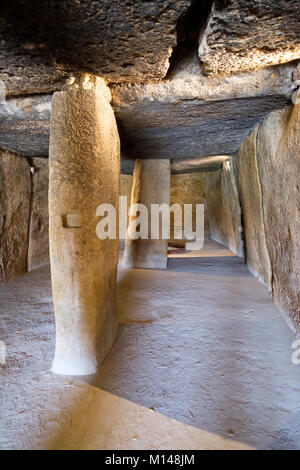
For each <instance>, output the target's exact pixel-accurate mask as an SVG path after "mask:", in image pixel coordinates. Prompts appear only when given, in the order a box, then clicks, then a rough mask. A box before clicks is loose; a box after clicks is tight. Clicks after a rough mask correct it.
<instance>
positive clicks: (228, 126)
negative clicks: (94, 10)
mask: <svg viewBox="0 0 300 470" xmlns="http://www.w3.org/2000/svg"><path fill="white" fill-rule="evenodd" d="M182 67H183V65H182ZM294 69H295V67H294V66H291V65H283V66H279V67H276V68H269V69H267V70H261V71H258V72H255V73H250V74H240V75H237V76H231V77H227V78H226V79H223V78H222V79H217V78H207V77H203V76H202V75H201V70H200V68H199V64H198V63H195V60H194V56H192V58H190V57H188V60H187V66H186V67H183V69H182V68H180V67H179V68H177V69H176V70H175V71H173V73H172V76H171V78H170V80H168V81H164V82H162V83H158V84H148V85H136V86H122V87H119V86H118V87H116V88H115V89H114V93H113V95H114V102H113V107H114V109H115V111H116V112H117V116H118V125H119V131H120V135H121V142H122V157H123V158H132V159H133V160H126V161H125V162H124V163H123V170H122V171H124V172H125V173H131V172H132V170H133V164H134V159H135V158H150V159H152V158H168V159H169V158H170V159H194V158H198V157H201V156H209V155H220V154H224V155H231V154H232V153H233V152H236V151H237V150H238V148H239V146H240V144H241V142H242V140H244V139H245V138H246V137H247V136H248V134H249V133H250V132H251V131H252V130H253V128H254V127H255V126H256V125H257V124H258V123H260V122H261V121H262V120H263V118H264V117H265V116H266V114H267V113H268V112H270V111H272V110H274V109H278V108H281V107H283V106H284V105H285V104H287V103H289V102H290V97H291V95H292V93H293V91H294V90H295V87H296V84H295V83H293V82H292V75H293V71H294ZM0 94H1V87H0ZM50 110H51V95H45V96H43V95H42V96H33V97H28V98H14V99H8V100H7V101H2V102H1V103H0V116H1V120H0V145H1V146H2V147H3V148H6V149H8V150H12V151H15V152H19V153H21V154H22V155H27V156H37V157H40V156H47V155H48V145H49V132H50V122H49V120H50Z"/></svg>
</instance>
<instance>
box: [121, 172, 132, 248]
mask: <svg viewBox="0 0 300 470" xmlns="http://www.w3.org/2000/svg"><path fill="white" fill-rule="evenodd" d="M132 183H133V177H132V175H127V174H126V175H124V174H121V177H120V196H126V197H127V214H126V217H125V216H124V214H123V212H121V213H119V217H122V218H123V217H124V219H123V220H122V221H121V223H122V224H124V225H126V224H127V223H128V211H129V208H130V204H131V191H132ZM120 247H121V248H122V249H124V247H125V240H120Z"/></svg>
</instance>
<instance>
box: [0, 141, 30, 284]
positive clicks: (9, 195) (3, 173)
mask: <svg viewBox="0 0 300 470" xmlns="http://www.w3.org/2000/svg"><path fill="white" fill-rule="evenodd" d="M30 195H31V181H30V166H29V163H28V161H27V159H26V158H24V157H19V156H18V155H14V154H12V153H10V152H6V151H3V150H0V282H4V281H8V280H9V279H13V278H14V277H16V276H19V275H21V274H24V273H25V272H26V260H27V250H28V234H29V218H30Z"/></svg>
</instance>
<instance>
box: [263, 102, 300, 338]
mask: <svg viewBox="0 0 300 470" xmlns="http://www.w3.org/2000/svg"><path fill="white" fill-rule="evenodd" d="M257 155H258V168H259V174H260V181H261V187H262V194H263V213H264V227H265V236H266V243H267V248H268V252H269V257H270V261H271V266H272V289H273V298H274V300H275V303H276V304H277V305H278V306H279V307H280V308H281V310H282V312H283V313H284V314H285V316H286V318H287V319H288V321H289V323H290V324H291V325H292V326H293V327H294V328H295V329H297V331H298V332H300V241H299V233H300V213H299V208H300V191H299V183H300V180H299V178H300V176H299V175H300V107H299V106H291V107H288V108H286V109H285V110H282V111H280V112H275V113H272V114H271V115H270V116H269V117H268V118H267V119H266V120H265V121H264V123H263V124H262V125H261V127H260V128H259V130H258V140H257Z"/></svg>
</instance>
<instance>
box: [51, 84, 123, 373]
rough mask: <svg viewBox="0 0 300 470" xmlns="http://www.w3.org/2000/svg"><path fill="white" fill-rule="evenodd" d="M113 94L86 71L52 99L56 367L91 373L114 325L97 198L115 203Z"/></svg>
mask: <svg viewBox="0 0 300 470" xmlns="http://www.w3.org/2000/svg"><path fill="white" fill-rule="evenodd" d="M109 99H110V92H109V89H108V88H107V87H106V86H105V84H104V81H103V80H101V79H96V78H95V77H90V76H88V75H86V76H84V77H82V78H81V79H78V80H77V81H75V82H74V83H73V84H72V85H71V86H69V88H67V89H66V90H65V91H62V92H59V93H55V94H54V97H53V104H52V116H51V138H50V159H49V170H50V174H49V212H50V220H49V225H50V232H49V233H50V261H51V277H52V292H53V302H54V309H55V320H56V350H55V358H54V362H53V369H52V370H53V372H55V373H58V374H69V375H87V374H92V373H94V372H96V369H97V359H98V364H100V363H101V361H102V360H103V358H104V356H105V355H106V353H107V352H108V350H109V349H110V347H111V346H112V343H113V341H114V338H115V334H116V330H117V312H116V274H117V264H118V246H119V243H118V240H110V239H107V240H100V239H99V238H98V237H97V235H96V227H97V223H98V222H99V217H97V216H96V209H97V207H98V206H99V205H100V204H102V203H110V204H113V205H114V206H115V207H117V205H118V196H119V175H120V145H119V136H118V131H117V126H116V121H115V117H114V113H113V110H112V108H111V106H110V104H109Z"/></svg>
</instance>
